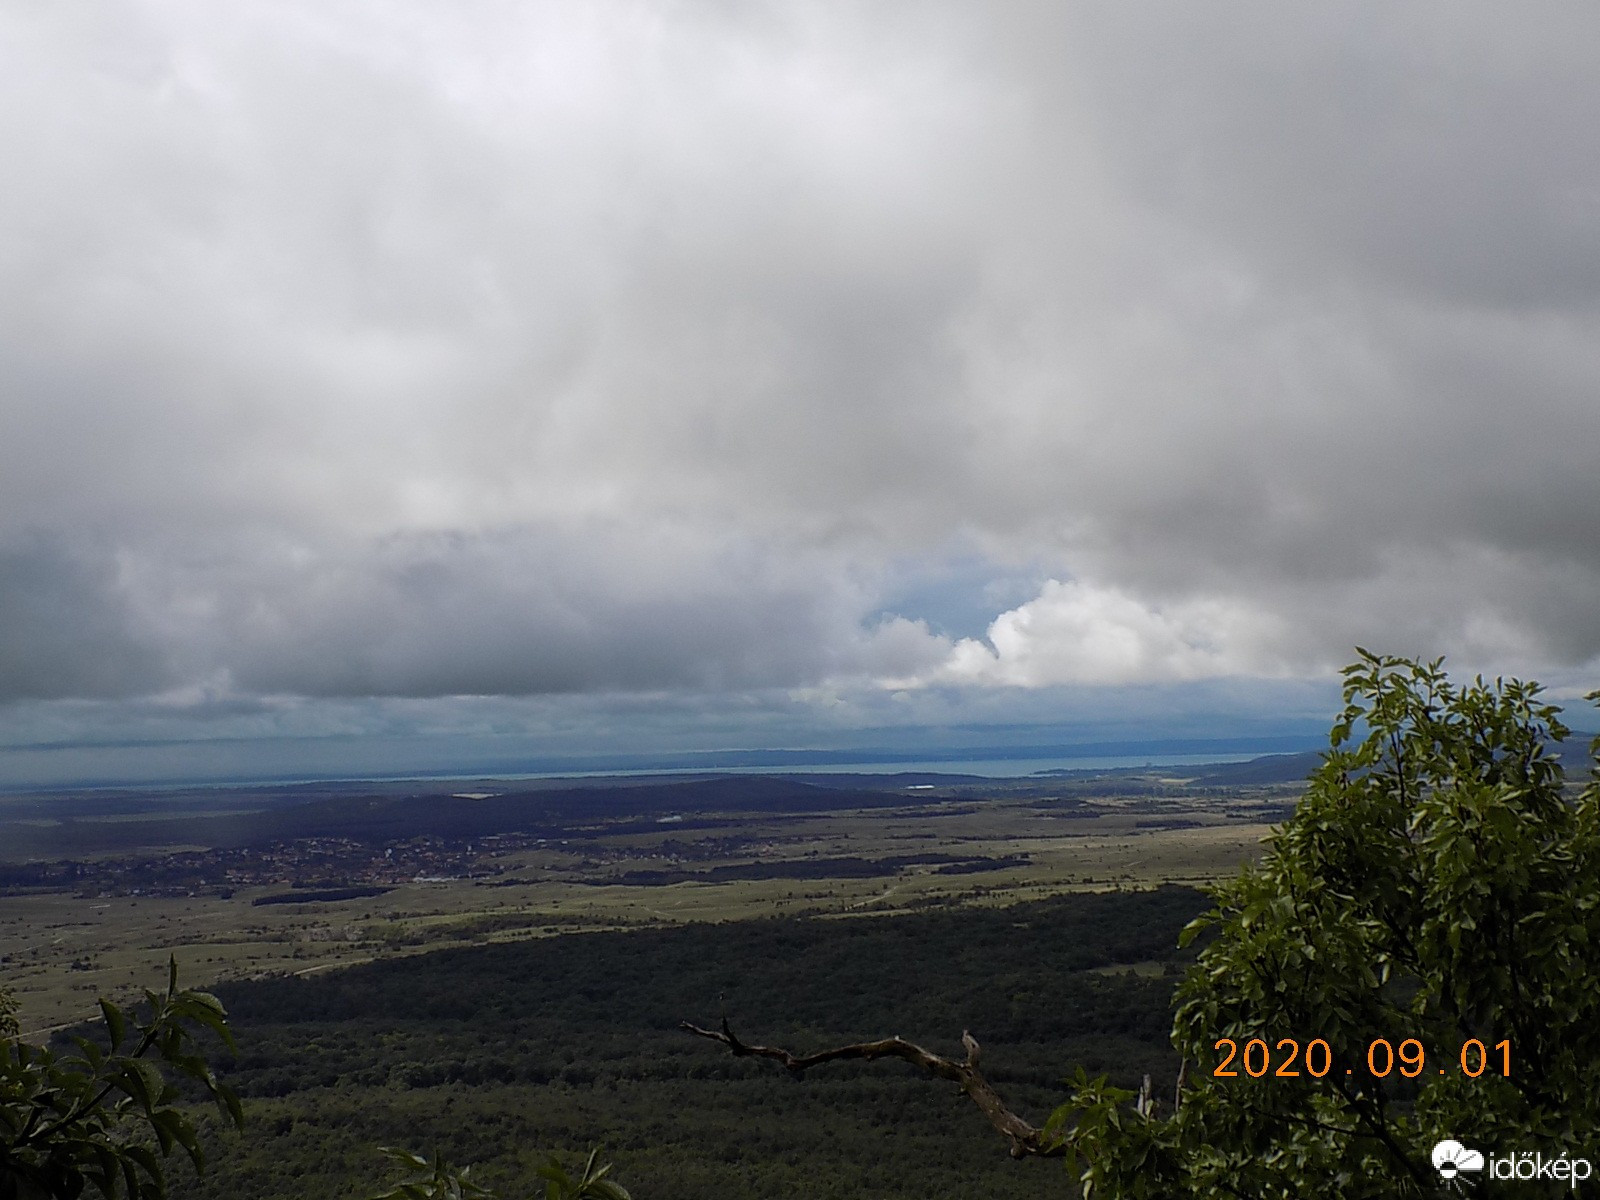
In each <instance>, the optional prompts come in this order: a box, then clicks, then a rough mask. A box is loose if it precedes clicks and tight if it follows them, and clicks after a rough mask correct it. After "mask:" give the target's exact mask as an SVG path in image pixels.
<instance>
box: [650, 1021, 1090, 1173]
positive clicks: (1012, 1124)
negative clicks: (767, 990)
mask: <svg viewBox="0 0 1600 1200" xmlns="http://www.w3.org/2000/svg"><path fill="white" fill-rule="evenodd" d="M679 1028H680V1029H683V1030H685V1031H686V1032H688V1033H692V1034H694V1035H695V1036H696V1037H703V1038H710V1039H711V1040H712V1041H714V1042H721V1043H722V1044H723V1045H725V1046H726V1047H728V1049H729V1050H731V1051H732V1052H733V1054H734V1056H735V1057H736V1058H743V1057H746V1056H753V1057H756V1058H770V1059H773V1060H775V1061H777V1062H780V1063H782V1064H783V1065H784V1066H785V1067H786V1068H787V1069H788V1070H789V1071H790V1072H791V1073H792V1074H793V1075H795V1076H797V1077H798V1076H800V1075H802V1074H803V1073H804V1072H805V1071H806V1070H807V1069H808V1068H810V1067H815V1066H820V1065H821V1064H822V1063H825V1062H833V1061H834V1060H836V1059H843V1058H862V1059H868V1060H871V1059H875V1058H899V1059H904V1060H905V1061H906V1062H908V1063H911V1064H912V1065H913V1066H918V1067H921V1068H923V1069H924V1070H926V1071H928V1072H929V1073H930V1074H933V1075H937V1076H938V1077H939V1078H940V1079H948V1080H950V1081H951V1082H952V1083H958V1084H960V1085H961V1090H962V1091H963V1092H965V1093H966V1094H967V1095H968V1096H970V1097H971V1098H972V1102H973V1103H974V1104H976V1105H977V1106H978V1107H979V1109H981V1110H982V1111H983V1115H984V1116H986V1117H988V1118H989V1124H991V1125H993V1126H994V1127H995V1129H996V1130H998V1131H999V1132H1000V1134H1001V1135H1002V1136H1004V1137H1005V1138H1006V1139H1007V1140H1008V1141H1010V1143H1011V1157H1012V1158H1026V1157H1027V1156H1028V1155H1030V1154H1032V1155H1038V1156H1039V1157H1041V1158H1056V1157H1059V1156H1060V1155H1062V1154H1064V1153H1066V1146H1065V1145H1064V1144H1063V1143H1062V1142H1060V1141H1057V1140H1052V1139H1048V1138H1046V1137H1045V1135H1044V1133H1043V1132H1042V1131H1040V1130H1038V1129H1035V1128H1034V1127H1033V1126H1032V1125H1030V1124H1029V1123H1028V1122H1027V1121H1024V1120H1023V1119H1022V1118H1021V1117H1019V1116H1017V1114H1016V1113H1014V1112H1012V1111H1011V1110H1010V1109H1009V1108H1007V1107H1006V1104H1005V1101H1003V1100H1001V1099H1000V1094H999V1093H998V1092H996V1091H995V1090H994V1087H993V1085H992V1084H990V1082H989V1081H988V1080H987V1079H985V1078H984V1077H983V1074H982V1072H980V1071H979V1070H978V1055H979V1047H978V1041H977V1039H976V1038H974V1037H973V1036H972V1035H971V1034H969V1033H967V1032H966V1031H965V1030H963V1031H962V1033H961V1044H962V1045H963V1046H964V1047H966V1051H967V1057H966V1060H965V1061H964V1062H957V1061H956V1060H955V1059H953V1058H945V1057H943V1056H942V1055H938V1054H935V1053H933V1051H931V1050H924V1049H923V1048H922V1047H921V1046H919V1045H917V1044H916V1043H915V1042H908V1041H906V1040H905V1039H904V1038H900V1037H892V1038H885V1039H883V1040H882V1041H877V1042H853V1043H851V1044H850V1045H848V1046H835V1047H834V1048H833V1049H831V1050H819V1051H817V1053H815V1054H803V1055H796V1054H791V1053H790V1052H789V1051H787V1050H783V1049H780V1048H779V1047H777V1046H753V1045H751V1044H749V1043H748V1042H742V1041H740V1040H739V1038H738V1037H737V1036H736V1035H735V1034H734V1032H733V1030H732V1029H730V1028H729V1027H728V1021H727V1018H726V1017H724V1018H723V1020H722V1030H721V1032H718V1031H717V1030H715V1029H702V1028H701V1027H700V1026H698V1025H691V1024H690V1023H689V1022H688V1021H684V1022H683V1023H682V1024H681V1025H679Z"/></svg>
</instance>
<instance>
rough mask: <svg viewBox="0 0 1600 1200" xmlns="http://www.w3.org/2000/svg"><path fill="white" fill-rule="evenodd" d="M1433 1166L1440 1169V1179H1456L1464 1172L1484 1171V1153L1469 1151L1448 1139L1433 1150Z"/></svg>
mask: <svg viewBox="0 0 1600 1200" xmlns="http://www.w3.org/2000/svg"><path fill="white" fill-rule="evenodd" d="M1433 1165H1434V1166H1435V1167H1437V1168H1438V1170H1439V1176H1440V1178H1442V1179H1454V1178H1455V1177H1456V1176H1457V1175H1459V1174H1461V1172H1463V1171H1481V1170H1483V1153H1482V1151H1479V1150H1468V1149H1467V1148H1466V1147H1465V1146H1463V1145H1462V1144H1461V1143H1460V1142H1455V1141H1451V1140H1450V1139H1449V1138H1446V1139H1445V1140H1444V1141H1442V1142H1439V1143H1437V1144H1436V1145H1435V1146H1434V1148H1433Z"/></svg>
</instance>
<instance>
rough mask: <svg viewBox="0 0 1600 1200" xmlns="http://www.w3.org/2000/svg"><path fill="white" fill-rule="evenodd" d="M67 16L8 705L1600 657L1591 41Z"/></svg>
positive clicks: (1067, 7) (38, 308) (18, 391)
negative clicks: (1363, 654)
mask: <svg viewBox="0 0 1600 1200" xmlns="http://www.w3.org/2000/svg"><path fill="white" fill-rule="evenodd" d="M95 14H96V15H94V16H92V17H91V16H88V15H85V13H84V12H81V11H78V10H72V9H69V8H60V7H55V8H51V7H37V6H36V7H32V8H12V9H10V10H8V11H7V12H5V13H4V14H0V100H3V101H4V103H0V139H3V143H4V145H5V147H6V150H7V160H8V163H9V164H10V169H9V170H8V178H9V179H10V180H11V183H9V184H8V187H7V188H6V189H5V191H4V193H3V194H0V280H3V282H4V283H5V287H4V288H3V289H0V418H3V423H4V436H3V437H0V619H3V622H4V629H3V632H0V697H3V698H5V699H8V700H12V701H15V702H17V704H18V705H22V706H24V707H25V706H26V704H27V703H31V702H35V701H51V700H60V699H70V698H74V697H76V698H83V699H94V698H102V699H103V698H108V697H118V696H138V695H146V696H160V697H164V699H163V700H162V701H161V703H164V704H173V705H177V706H179V709H182V708H183V706H184V705H189V706H191V708H192V709H193V712H194V713H195V714H198V712H199V708H198V707H196V706H201V705H203V704H209V703H217V702H221V701H222V700H225V699H231V700H247V699H248V698H251V697H261V696H275V697H286V696H287V697H292V696H301V697H325V698H326V697H369V696H370V697H440V696H453V695H499V694H506V695H539V694H545V693H548V694H552V695H555V694H563V695H567V696H569V697H570V696H577V695H582V694H591V693H592V694H595V695H603V696H611V697H614V698H617V697H621V696H622V695H623V694H632V693H648V694H651V695H655V696H657V697H658V702H660V701H659V697H660V696H662V695H665V694H668V693H672V692H674V691H675V690H682V689H687V690H690V691H693V692H694V693H695V694H697V695H699V694H704V695H715V694H723V695H725V696H726V703H727V704H729V705H734V706H736V707H737V706H738V705H741V704H744V703H746V702H747V700H746V699H740V698H741V697H745V698H747V697H749V696H751V695H754V694H757V693H761V692H763V690H770V689H788V690H790V691H791V692H792V694H793V695H794V696H797V697H804V696H822V695H824V694H825V695H828V696H831V697H833V699H832V700H829V701H827V703H830V704H831V703H834V702H835V701H837V702H838V703H840V704H843V705H844V707H845V708H847V709H850V710H851V711H857V712H859V713H865V712H866V711H867V710H868V709H869V708H870V707H871V704H872V703H875V702H876V700H875V699H874V697H881V696H885V695H896V694H899V695H910V694H911V693H912V692H917V691H919V690H920V691H927V690H928V689H941V688H949V689H954V692H955V693H956V694H960V695H962V696H965V697H966V698H967V699H966V703H969V704H973V705H980V704H981V703H982V702H983V697H985V696H988V695H990V694H991V692H992V691H993V690H994V689H1000V690H1001V691H1005V692H1009V690H1010V689H1013V688H1018V687H1022V688H1029V689H1047V688H1049V687H1051V686H1053V685H1084V686H1087V685H1095V686H1112V685H1118V684H1129V685H1140V686H1143V685H1159V684H1162V683H1174V684H1175V683H1179V682H1182V681H1185V680H1190V681H1193V680H1201V679H1206V678H1222V677H1229V676H1241V677H1249V678H1254V679H1258V680H1260V679H1266V678H1277V679H1291V678H1326V677H1327V672H1328V671H1329V669H1330V668H1331V667H1332V666H1334V665H1336V664H1337V663H1339V662H1341V661H1343V660H1344V659H1345V658H1346V657H1347V656H1348V654H1349V650H1350V646H1351V645H1352V644H1354V643H1357V642H1359V643H1362V644H1368V645H1375V646H1390V647H1394V648H1396V649H1405V650H1415V651H1418V652H1422V653H1430V654H1431V653H1450V654H1452V655H1455V656H1457V657H1458V658H1460V659H1461V660H1462V661H1463V662H1466V663H1470V664H1472V665H1475V666H1483V667H1485V668H1487V669H1495V670H1499V669H1504V670H1507V671H1534V672H1539V673H1543V674H1548V675H1552V676H1553V677H1555V678H1557V679H1559V680H1561V681H1562V683H1563V686H1567V687H1569V688H1576V687H1579V686H1581V683H1582V681H1583V680H1584V679H1585V678H1586V677H1588V676H1589V675H1592V673H1593V671H1594V669H1595V666H1596V664H1597V662H1600V606H1596V604H1595V603H1594V600H1593V597H1594V596H1595V595H1597V594H1600V532H1597V531H1600V519H1597V518H1600V483H1597V480H1600V470H1597V466H1600V463H1597V461H1596V459H1597V451H1596V447H1597V446H1600V404H1596V403H1595V400H1594V397H1595V395H1596V392H1597V385H1600V351H1597V350H1596V347H1597V346H1600V336H1597V334H1600V328H1597V325H1600V305H1597V304H1596V300H1597V297H1600V158H1597V157H1596V156H1595V155H1594V154H1592V153H1589V152H1588V151H1587V147H1588V145H1589V143H1590V142H1591V141H1592V138H1593V135H1592V132H1591V131H1592V130H1593V129H1594V128H1595V127H1596V125H1597V123H1600V82H1597V81H1596V77H1595V74H1594V72H1593V70H1592V62H1591V60H1592V57H1593V56H1592V53H1590V48H1591V47H1592V46H1593V45H1595V44H1596V39H1597V36H1600V27H1597V26H1600V17H1597V16H1596V15H1595V14H1594V13H1591V12H1589V11H1587V10H1583V9H1579V8H1574V7H1572V6H1554V5H1550V6H1547V5H1540V4H1535V5H1532V6H1519V7H1518V8H1517V9H1516V10H1514V11H1513V10H1510V9H1506V8H1504V7H1503V6H1494V5H1487V4H1468V5H1462V4H1448V5H1447V4H1422V5H1413V6H1407V7H1404V8H1395V7H1394V6H1385V5H1377V4H1371V5H1354V6H1342V7H1340V8H1337V9H1331V8H1307V7H1305V6H1299V7H1296V6H1285V5H1281V4H1271V3H1265V2H1261V3H1233V4H1223V5H1206V6H1193V5H1185V4H1178V3H1171V4H1160V5H1154V6H1151V5H1138V6H1130V5H1123V4H1112V3H1100V2H1088V0H1081V2H1077V3H1072V4H1064V5H1061V4H1048V5H1046V4H1037V5H1035V4H1027V3H1017V4H1004V5H979V4H968V3H945V4H935V5H916V6H911V5H830V6H792V5H744V6H736V7H732V8H730V7H728V6H725V5H719V4H711V3H706V4H696V3H688V4H682V5H674V6H667V7H663V6H659V5H653V4H642V3H637V4H634V3H618V4H614V5H607V6H582V7H572V6H565V7H563V6H533V7H528V6H520V5H502V4H494V3H483V4H471V5H459V6H452V7H449V8H440V7H439V6H435V5H424V4H420V3H419V4H407V3H400V4H385V5H364V4H351V5H344V6H326V5H319V4H310V3H306V4H285V5H276V6H272V7H271V8H256V7H251V6H227V7H218V6H214V5H203V4H188V5H184V4H178V5H163V6H153V5H146V4H142V3H132V2H130V3H124V4H118V5H112V6H110V7H104V6H103V7H102V8H101V9H98V10H95ZM1019 580H1021V581H1026V582H1027V584H1028V588H1027V589H1025V590H1024V591H1021V592H1019V591H1018V581H1019ZM941 588H942V589H944V590H943V591H942V592H941V591H940V589H941ZM986 606H987V615H986V616H984V615H982V614H983V613H984V612H985V607H986ZM951 614H960V616H959V620H956V619H954V618H953V617H952V615H951ZM924 619H926V621H927V623H926V624H923V623H920V622H922V621H923V620H924ZM795 689H798V690H795ZM1037 694H1038V695H1040V696H1041V697H1042V695H1043V693H1042V692H1039V693H1037ZM617 702H619V703H620V700H618V701H617ZM802 702H803V703H811V702H812V701H810V700H804V701H801V700H796V703H802ZM816 702H817V703H822V702H823V701H821V700H817V701H816ZM39 711H40V712H41V713H42V712H43V710H39ZM51 711H52V712H54V711H55V710H51ZM320 711H322V712H323V714H324V717H323V719H325V720H327V721H329V722H336V717H335V715H334V709H333V708H331V707H326V706H325V707H324V708H323V709H322V710H320ZM441 711H443V710H441ZM13 712H15V713H19V714H22V713H23V710H22V708H17V707H15V706H14V708H13ZM23 716H26V714H23ZM58 717H59V714H58V715H57V716H51V717H48V719H47V718H46V717H44V716H40V717H39V719H40V720H41V721H44V722H45V724H47V725H49V724H51V723H52V722H55V721H56V720H57V719H58ZM27 719H28V720H32V717H28V718H27ZM196 719H199V718H198V715H197V716H196ZM586 719H591V720H603V718H600V717H596V716H592V715H591V717H590V718H586ZM863 719H865V718H863ZM314 724H315V722H311V725H314ZM307 728H310V726H308V727H307Z"/></svg>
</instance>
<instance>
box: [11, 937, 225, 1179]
mask: <svg viewBox="0 0 1600 1200" xmlns="http://www.w3.org/2000/svg"><path fill="white" fill-rule="evenodd" d="M145 1000H146V1002H147V1004H148V1006H149V1012H148V1015H147V1016H146V1017H145V1018H144V1019H142V1020H141V1019H138V1018H137V1017H135V1018H134V1019H132V1020H131V1021H130V1018H129V1014H128V1013H126V1012H124V1011H123V1010H122V1009H120V1008H118V1007H117V1006H116V1005H115V1004H112V1003H111V1002H110V1001H109V1000H104V999H102V1000H101V1001H100V1013H101V1019H102V1021H103V1022H104V1025H105V1034H106V1042H107V1046H106V1047H102V1046H101V1045H100V1044H99V1043H97V1042H95V1041H93V1040H91V1039H89V1038H86V1037H77V1038H74V1039H73V1040H74V1041H75V1042H76V1043H77V1046H78V1053H77V1054H76V1055H72V1056H68V1057H61V1056H58V1055H56V1054H55V1053H54V1052H52V1051H50V1050H48V1049H44V1048H40V1047H35V1046H30V1045H28V1044H27V1043H26V1042H24V1041H23V1040H22V1039H21V1038H20V1037H19V1036H18V1031H17V1025H16V1019H15V1008H14V1007H13V1006H12V1002H11V1001H10V999H9V997H5V996H3V995H0V1200H31V1198H33V1197H51V1198H54V1197H74V1196H78V1195H80V1194H81V1193H82V1192H83V1191H84V1189H85V1188H86V1187H87V1186H88V1185H89V1184H93V1185H94V1186H95V1187H96V1188H97V1189H98V1190H99V1192H100V1194H101V1195H102V1196H105V1197H108V1198H114V1197H117V1196H120V1195H126V1196H127V1197H128V1198H129V1200H161V1198H162V1197H164V1196H165V1195H166V1178H165V1175H164V1172H163V1170H162V1160H163V1159H165V1158H167V1157H169V1156H170V1155H171V1154H172V1153H173V1151H174V1150H176V1149H178V1148H179V1147H181V1148H182V1149H183V1151H184V1152H185V1153H186V1154H187V1155H188V1156H189V1159H190V1161H191V1162H192V1163H193V1165H194V1169H195V1171H196V1172H199V1171H202V1170H203V1169H204V1168H205V1155H204V1153H203V1151H202V1150H201V1147H200V1140H199V1137H198V1135H197V1133H196V1130H195V1125H194V1122H193V1121H192V1120H191V1118H190V1116H189V1115H188V1111H187V1109H186V1107H185V1106H184V1104H183V1102H182V1095H181V1092H180V1090H179V1088H178V1086H177V1084H176V1083H174V1082H173V1081H172V1080H171V1079H170V1078H169V1077H168V1073H166V1072H164V1071H163V1068H166V1069H167V1072H170V1073H173V1074H175V1075H176V1076H177V1077H179V1078H183V1079H187V1080H190V1081H191V1082H192V1083H193V1084H196V1085H198V1086H199V1088H200V1089H202V1090H203V1091H204V1092H205V1094H206V1095H208V1096H210V1097H211V1099H212V1100H214V1101H215V1102H216V1103H217V1106H218V1107H219V1108H220V1109H221V1110H222V1111H223V1112H224V1113H225V1114H226V1115H227V1117H228V1118H229V1119H230V1120H232V1121H233V1122H234V1123H235V1124H236V1125H238V1124H242V1122H243V1114H242V1112H241V1110H240V1107H239V1101H238V1099H237V1098H236V1097H235V1095H234V1093H233V1092H232V1090H231V1089H229V1088H228V1087H227V1086H226V1085H224V1084H222V1083H219V1082H218V1081H217V1078H216V1076H215V1075H214V1074H213V1073H212V1071H211V1068H210V1067H209V1066H208V1065H207V1064H206V1061H205V1058H204V1057H203V1056H202V1055H201V1054H200V1053H199V1051H198V1050H197V1048H196V1046H195V1038H194V1031H195V1030H196V1029H205V1030H210V1031H211V1032H213V1033H215V1034H216V1035H217V1036H218V1037H220V1038H221V1039H222V1040H223V1041H224V1042H225V1043H226V1044H227V1045H228V1046H229V1047H230V1048H231V1047H232V1045H233V1036H232V1034H231V1033H230V1032H229V1030H228V1025H227V1019H226V1014H225V1013H224V1011H223V1007H222V1004H221V1002H220V1001H218V1000H217V998H216V997H215V996H212V995H209V994H208V993H206V992H196V991H188V990H182V991H180V990H179V988H178V964H177V961H176V960H175V959H173V960H169V963H168V970H167V990H166V993H165V994H164V995H161V994H158V993H156V992H152V991H148V990H147V991H146V992H145ZM152 1142H153V1143H154V1145H153V1147H152ZM158 1152H159V1153H158Z"/></svg>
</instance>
